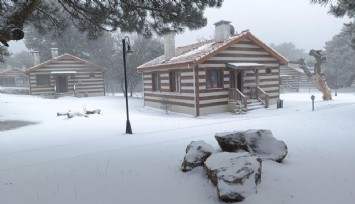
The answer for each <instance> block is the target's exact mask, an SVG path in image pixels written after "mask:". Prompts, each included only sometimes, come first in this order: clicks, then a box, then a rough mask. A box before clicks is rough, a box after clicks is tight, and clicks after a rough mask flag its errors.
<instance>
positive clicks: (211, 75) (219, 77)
mask: <svg viewBox="0 0 355 204" xmlns="http://www.w3.org/2000/svg"><path fill="white" fill-rule="evenodd" d="M206 84H207V88H222V86H223V70H222V69H215V68H212V69H207V70H206Z"/></svg>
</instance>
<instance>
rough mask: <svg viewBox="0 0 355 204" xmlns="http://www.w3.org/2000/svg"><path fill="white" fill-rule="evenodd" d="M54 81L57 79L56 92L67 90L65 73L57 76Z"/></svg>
mask: <svg viewBox="0 0 355 204" xmlns="http://www.w3.org/2000/svg"><path fill="white" fill-rule="evenodd" d="M56 81H57V93H66V92H68V78H67V76H66V75H60V76H57V78H56Z"/></svg>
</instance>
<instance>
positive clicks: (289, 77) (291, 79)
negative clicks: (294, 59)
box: [280, 64, 305, 93]
mask: <svg viewBox="0 0 355 204" xmlns="http://www.w3.org/2000/svg"><path fill="white" fill-rule="evenodd" d="M297 66H298V65H294V66H292V65H291V64H288V65H283V66H281V67H280V80H281V81H280V89H281V93H286V92H299V90H300V83H301V76H302V75H305V74H304V72H303V70H302V69H301V68H298V67H297Z"/></svg>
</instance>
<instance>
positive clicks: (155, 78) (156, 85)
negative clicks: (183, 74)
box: [152, 72, 161, 92]
mask: <svg viewBox="0 0 355 204" xmlns="http://www.w3.org/2000/svg"><path fill="white" fill-rule="evenodd" d="M160 90H161V84H160V73H159V72H153V73H152V91H157V92H160Z"/></svg>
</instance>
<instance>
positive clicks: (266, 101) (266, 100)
mask: <svg viewBox="0 0 355 204" xmlns="http://www.w3.org/2000/svg"><path fill="white" fill-rule="evenodd" d="M265 108H269V94H266V95H265Z"/></svg>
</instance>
